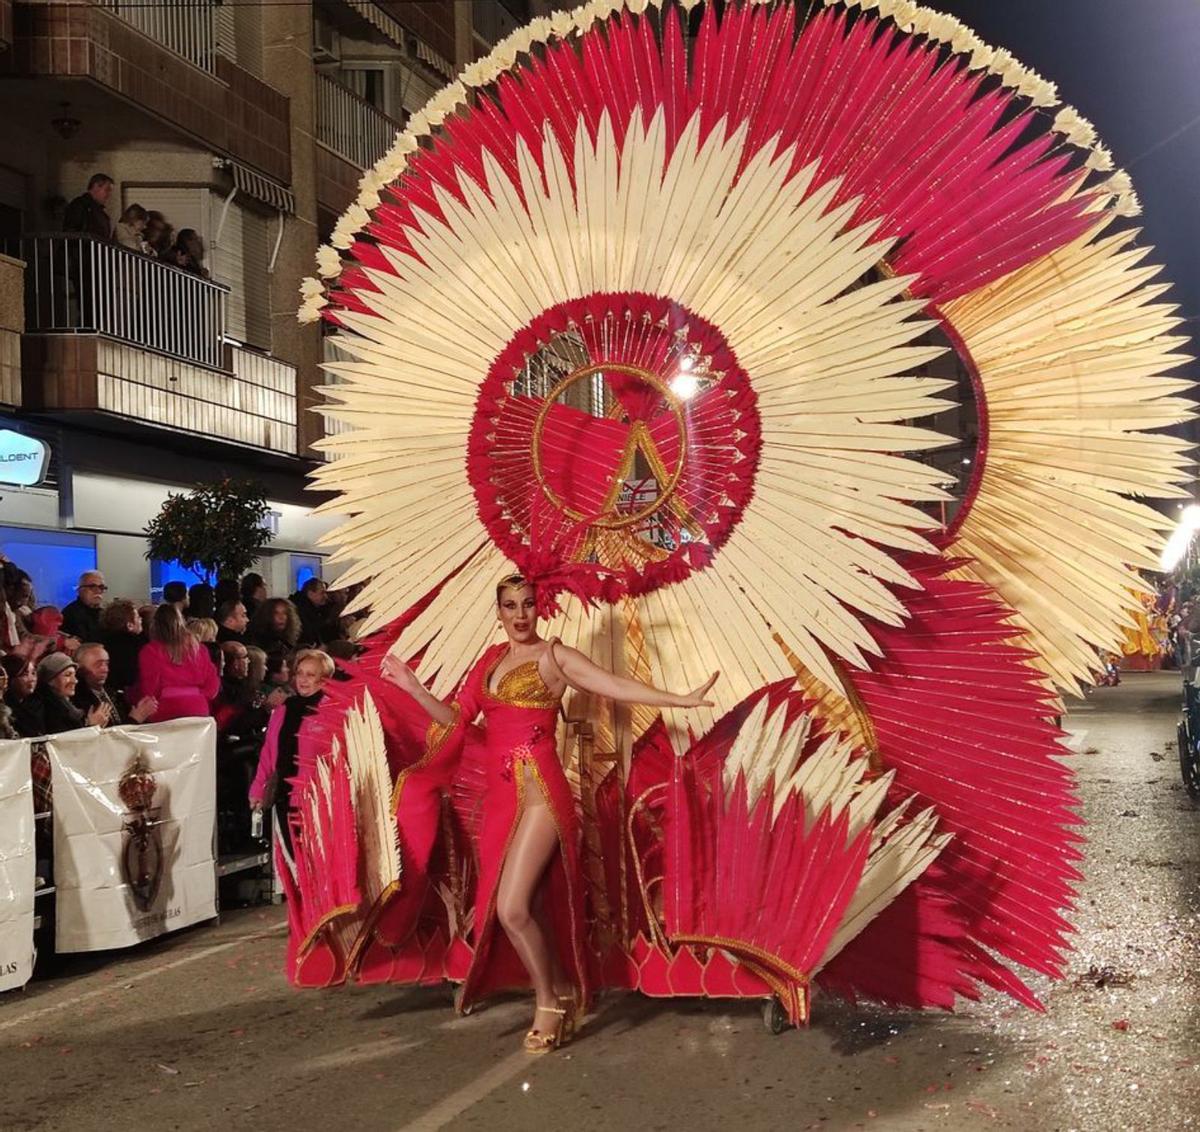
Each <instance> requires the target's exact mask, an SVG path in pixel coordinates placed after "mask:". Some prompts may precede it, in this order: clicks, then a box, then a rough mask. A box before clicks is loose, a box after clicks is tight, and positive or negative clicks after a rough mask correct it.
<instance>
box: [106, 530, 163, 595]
mask: <svg viewBox="0 0 1200 1132" xmlns="http://www.w3.org/2000/svg"><path fill="white" fill-rule="evenodd" d="M96 563H97V565H99V567H100V569H101V570H102V571H103V573H104V581H105V583H106V584H107V585H108V594H107V596H108V598H110V599H112V598H118V597H126V598H129V599H130V600H131V601H136V602H138V603H141V602H144V601H146V600H148V599H149V597H150V563H149V561H147V559H146V540H145V539H144V538H140V537H137V536H135V535H97V536H96Z"/></svg>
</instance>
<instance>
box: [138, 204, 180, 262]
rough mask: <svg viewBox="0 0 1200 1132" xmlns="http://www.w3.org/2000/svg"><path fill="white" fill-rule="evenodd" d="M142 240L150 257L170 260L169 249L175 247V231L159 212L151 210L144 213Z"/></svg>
mask: <svg viewBox="0 0 1200 1132" xmlns="http://www.w3.org/2000/svg"><path fill="white" fill-rule="evenodd" d="M144 238H145V241H146V246H147V247H149V249H150V254H151V255H152V256H157V257H158V258H159V259H162V260H169V259H170V258H171V249H172V248H173V247H174V246H175V229H174V228H172V227H171V225H170V224H169V223H167V218H166V217H165V216H164V215H163V214H162V213H161V212H157V211H155V210H154V209H151V210H150V211H149V212H148V213H146V231H145V233H144Z"/></svg>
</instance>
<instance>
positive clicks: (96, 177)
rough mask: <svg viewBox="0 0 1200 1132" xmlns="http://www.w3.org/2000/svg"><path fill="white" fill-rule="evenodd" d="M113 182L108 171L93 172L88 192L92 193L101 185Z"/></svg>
mask: <svg viewBox="0 0 1200 1132" xmlns="http://www.w3.org/2000/svg"><path fill="white" fill-rule="evenodd" d="M76 184H78V182H76ZM111 184H114V181H113V179H112V178H111V177H110V176H109V175H108V174H107V173H93V174H92V176H91V178H90V179H89V180H88V192H89V193H90V192H91V191H92V189H95V188H99V187H100V186H101V185H111Z"/></svg>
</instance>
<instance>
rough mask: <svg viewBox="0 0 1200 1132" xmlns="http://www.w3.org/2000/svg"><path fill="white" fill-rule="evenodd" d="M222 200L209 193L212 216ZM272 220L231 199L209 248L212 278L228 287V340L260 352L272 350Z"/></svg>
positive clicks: (217, 211) (217, 210) (218, 208)
mask: <svg viewBox="0 0 1200 1132" xmlns="http://www.w3.org/2000/svg"><path fill="white" fill-rule="evenodd" d="M224 205H225V201H224V198H223V197H221V196H220V195H218V194H216V193H213V194H212V204H211V208H212V210H213V215H214V216H215V217H217V218H219V217H220V209H222V208H223V207H224ZM270 227H271V221H270V220H269V219H268V218H267V217H266V216H263V215H262V214H261V213H259V212H257V211H253V210H251V209H249V208H244V207H242V206H241V205H240V204H239V203H238V199H237V197H234V199H233V203H232V204H231V205H230V206H229V211H228V212H227V213H226V216H225V223H224V225H223V226H222V228H221V233H220V238H219V239H218V240H217V241H216V243H215V244H214V246H213V247H211V248H210V249H209V258H210V260H211V270H212V275H213V278H214V279H216V280H217V281H218V282H220V283H224V284H225V285H226V286H227V287H228V288H229V299H228V301H227V305H226V312H227V314H226V318H227V323H228V327H229V334H230V337H232V338H236V339H237V340H238V341H239V342H244V343H245V344H246V345H248V346H257V347H258V348H259V349H262V350H270V348H271V279H270V274H269V272H268V271H267V266H268V264H269V263H270V260H271V235H270Z"/></svg>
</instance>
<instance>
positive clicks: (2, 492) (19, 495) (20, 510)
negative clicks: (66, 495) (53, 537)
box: [0, 486, 58, 527]
mask: <svg viewBox="0 0 1200 1132" xmlns="http://www.w3.org/2000/svg"><path fill="white" fill-rule="evenodd" d="M0 523H5V524H10V525H12V526H15V527H57V526H58V492H57V491H53V490H47V489H46V488H38V487H8V486H4V487H0Z"/></svg>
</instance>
